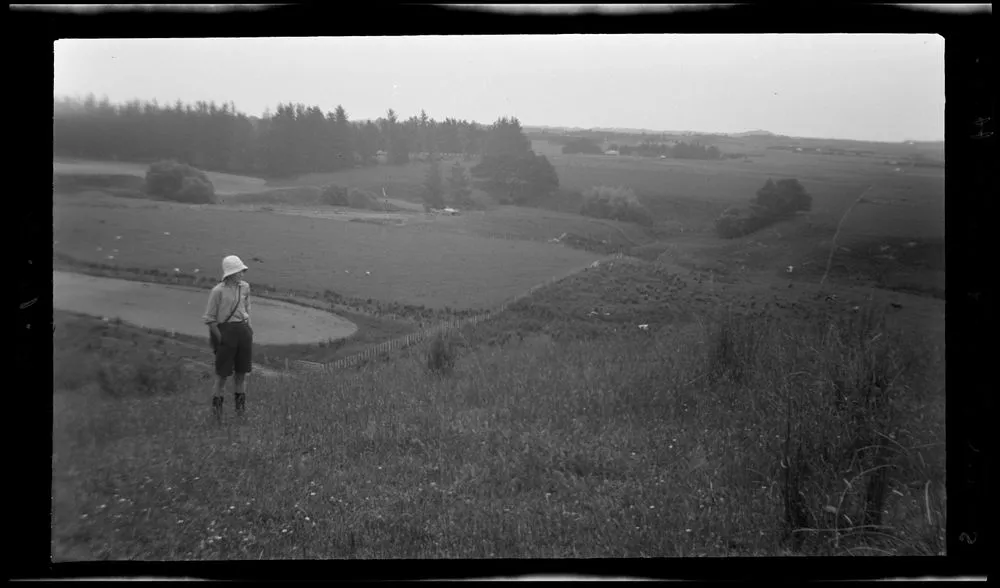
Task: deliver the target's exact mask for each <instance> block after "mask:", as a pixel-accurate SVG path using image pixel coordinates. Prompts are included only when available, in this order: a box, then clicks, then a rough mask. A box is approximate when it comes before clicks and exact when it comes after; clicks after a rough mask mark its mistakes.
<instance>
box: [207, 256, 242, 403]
mask: <svg viewBox="0 0 1000 588" xmlns="http://www.w3.org/2000/svg"><path fill="white" fill-rule="evenodd" d="M247 269H249V268H247V266H246V265H244V263H243V261H241V260H240V258H239V257H237V256H235V255H230V256H228V257H226V258H225V259H223V260H222V282H220V283H218V284H216V285H215V287H214V288H212V292H211V293H210V294H209V295H208V308H207V309H206V310H205V315H204V317H203V318H204V320H205V324H207V325H208V330H209V333H208V334H209V341H210V342H211V344H212V350H213V351H214V352H215V375H216V376H217V380H216V383H215V387H214V389H213V392H214V393H213V395H212V414H213V416H214V417H215V420H216V422H222V406H223V398H224V392H225V389H226V379H227V378H229V376H233V384H234V386H233V400H234V404H235V406H236V414H237V415H239V416H242V415H243V414H244V410H245V407H246V375H247V374H248V373H250V369H251V361H250V360H251V355H252V352H253V328H252V327H251V325H250V284H248V283H247V282H245V281H243V274H244V272H246V271H247ZM234 372H235V375H234Z"/></svg>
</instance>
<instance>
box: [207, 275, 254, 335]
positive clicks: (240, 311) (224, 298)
mask: <svg viewBox="0 0 1000 588" xmlns="http://www.w3.org/2000/svg"><path fill="white" fill-rule="evenodd" d="M236 296H237V286H236V285H232V286H230V285H229V284H226V283H225V282H219V283H218V284H216V285H215V287H214V288H212V292H211V293H210V294H209V295H208V307H207V308H206V309H205V314H204V315H203V316H202V319H204V321H205V324H211V323H221V322H223V321H225V320H226V317H228V316H229V313H230V312H233V306H235V305H237V303H238V306H237V308H236V312H233V316H232V318H230V319H229V322H231V323H235V322H240V321H246V323H247V325H248V326H250V284H248V283H246V282H245V281H242V280H241V281H240V283H239V297H240V299H239V301H237V300H236Z"/></svg>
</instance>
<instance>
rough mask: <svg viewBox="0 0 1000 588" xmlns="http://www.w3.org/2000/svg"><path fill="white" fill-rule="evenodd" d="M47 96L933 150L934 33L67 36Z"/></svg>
mask: <svg viewBox="0 0 1000 588" xmlns="http://www.w3.org/2000/svg"><path fill="white" fill-rule="evenodd" d="M54 51H55V55H54V58H55V79H54V91H55V94H56V95H77V96H82V95H84V94H86V93H89V92H93V93H94V94H96V95H97V96H102V95H107V96H108V98H109V99H111V100H112V101H114V102H121V101H125V100H129V99H133V98H139V99H143V100H151V99H154V98H155V99H157V100H158V101H159V102H160V103H161V104H163V103H167V102H173V101H175V100H176V99H181V100H183V101H185V102H194V101H196V100H206V101H210V100H215V101H216V102H217V103H221V102H228V101H233V102H235V103H236V107H237V109H239V110H241V111H243V112H246V113H247V114H253V115H259V114H261V113H262V112H263V111H264V109H265V108H267V107H270V108H271V109H272V110H274V108H275V106H276V105H277V104H278V103H279V102H301V103H304V104H306V105H308V106H312V105H317V106H319V107H320V108H322V109H323V111H324V112H326V111H329V110H333V109H334V108H335V107H336V106H337V105H338V104H342V105H343V106H344V108H345V109H347V112H348V116H349V117H350V118H352V119H365V118H376V117H378V116H382V115H383V114H384V113H385V111H386V110H387V109H389V108H393V109H395V110H396V112H397V113H399V115H400V117H401V118H407V117H409V116H410V115H414V114H418V113H419V112H420V109H421V108H424V109H426V111H427V114H428V115H430V116H431V117H433V118H436V119H438V120H441V119H443V118H445V117H449V116H450V117H455V118H464V119H468V120H475V121H478V122H481V123H490V122H492V121H493V120H495V119H496V118H497V117H499V116H502V115H514V116H517V117H518V118H519V119H520V120H521V122H522V124H524V125H529V126H530V125H548V126H576V127H629V128H645V129H651V130H691V131H704V132H741V131H747V130H754V129H765V130H768V131H771V132H775V133H780V134H786V135H792V136H800V137H827V138H847V139H864V140H875V141H902V140H906V139H915V140H943V138H944V39H943V38H941V37H940V36H937V35H901V34H900V35H859V34H850V35H848V34H844V35H777V34H775V35H548V36H526V35H517V36H502V37H501V36H448V37H441V36H437V37H432V36H424V37H333V38H260V39H256V38H247V39H67V40H61V41H58V42H56V44H55V50H54Z"/></svg>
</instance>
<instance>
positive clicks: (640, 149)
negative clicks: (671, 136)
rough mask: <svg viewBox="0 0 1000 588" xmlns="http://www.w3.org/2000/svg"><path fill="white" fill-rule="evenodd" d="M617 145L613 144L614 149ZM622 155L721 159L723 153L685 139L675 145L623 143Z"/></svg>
mask: <svg viewBox="0 0 1000 588" xmlns="http://www.w3.org/2000/svg"><path fill="white" fill-rule="evenodd" d="M615 147H616V145H612V146H611V148H612V149H614V148H615ZM620 153H621V154H622V155H632V154H635V155H640V156H643V157H658V156H660V155H663V156H666V157H670V158H673V159H720V158H721V157H722V153H721V152H720V151H719V149H718V148H717V147H715V146H709V147H706V146H704V145H699V144H697V143H695V144H691V143H685V142H683V141H681V142H679V143H676V144H674V145H668V144H664V143H653V142H648V141H647V142H643V143H640V144H639V145H622V146H621V148H620Z"/></svg>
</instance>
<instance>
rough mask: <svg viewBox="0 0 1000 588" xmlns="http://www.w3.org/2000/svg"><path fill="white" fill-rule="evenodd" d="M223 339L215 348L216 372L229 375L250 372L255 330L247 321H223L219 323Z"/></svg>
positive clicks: (225, 375) (220, 374) (224, 375)
mask: <svg viewBox="0 0 1000 588" xmlns="http://www.w3.org/2000/svg"><path fill="white" fill-rule="evenodd" d="M219 333H220V334H221V335H222V340H221V341H219V344H218V346H217V347H216V349H215V373H216V375H219V376H223V377H228V376H231V375H233V370H234V369H235V371H236V373H237V374H249V373H250V367H251V363H250V357H251V355H252V354H253V330H251V329H250V327H249V326H247V324H246V323H245V322H240V323H222V324H220V325H219Z"/></svg>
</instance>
